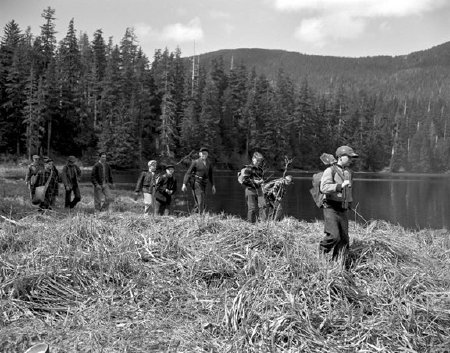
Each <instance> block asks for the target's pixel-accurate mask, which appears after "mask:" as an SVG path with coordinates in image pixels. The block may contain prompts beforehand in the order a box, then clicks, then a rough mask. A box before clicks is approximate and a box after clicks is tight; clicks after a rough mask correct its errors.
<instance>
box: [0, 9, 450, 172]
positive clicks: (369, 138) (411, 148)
mask: <svg viewBox="0 0 450 353" xmlns="http://www.w3.org/2000/svg"><path fill="white" fill-rule="evenodd" d="M42 23H43V24H42V25H41V32H40V34H39V35H34V34H32V33H31V30H30V29H29V28H28V29H26V30H25V31H22V29H21V28H20V26H19V24H17V23H16V22H15V21H14V20H11V21H10V22H9V23H7V24H6V25H5V27H4V31H3V35H2V37H1V44H0V116H1V119H0V153H1V154H3V155H9V156H10V157H12V156H16V157H20V156H22V157H23V156H27V157H28V158H29V157H30V156H31V155H32V154H35V153H40V154H45V155H50V156H67V155H76V156H78V157H80V158H82V159H83V160H84V161H85V162H86V163H91V162H92V161H93V160H94V159H95V158H96V156H97V152H98V151H107V152H108V154H109V160H110V162H111V163H112V164H113V165H114V166H116V167H117V168H134V167H141V166H143V165H144V164H145V161H146V160H148V159H149V158H157V159H159V160H163V161H164V160H165V161H177V160H180V159H181V158H183V157H184V156H186V155H188V154H189V153H191V152H192V151H198V149H199V147H200V146H207V147H209V149H210V155H211V157H212V158H213V159H214V160H215V162H216V164H217V165H218V167H220V168H236V167H239V166H240V165H242V163H245V162H246V161H247V160H248V156H249V155H250V154H251V153H252V152H253V151H255V150H259V151H261V152H262V153H263V154H264V155H265V157H266V160H267V162H268V164H269V165H271V166H272V167H275V168H277V167H282V165H283V161H284V158H285V156H287V157H289V158H293V160H294V163H293V165H294V167H297V168H301V169H308V170H309V169H316V168H318V167H320V163H321V162H320V160H319V156H320V154H321V153H323V152H329V153H332V152H334V151H335V149H336V147H337V146H338V145H341V144H349V145H351V146H352V147H353V148H354V149H355V150H356V151H357V152H358V153H359V154H360V156H361V158H360V161H359V162H358V164H357V166H356V168H357V169H359V170H365V171H379V170H390V171H412V172H442V171H448V170H449V169H450V138H449V136H448V135H449V132H450V128H449V127H448V126H447V125H448V123H449V121H450V117H449V115H450V114H449V104H450V97H449V94H448V93H449V86H448V83H449V80H448V77H450V75H444V76H445V77H444V78H445V80H444V79H442V77H443V75H441V74H440V72H441V71H439V70H440V68H441V67H445V65H447V67H446V68H445V70H446V71H445V70H444V71H442V72H445V73H447V74H448V72H449V69H448V65H450V63H449V62H448V61H447V60H446V59H445V58H444V59H445V60H442V59H441V58H440V57H439V55H437V56H436V55H435V54H436V53H439V52H436V51H433V52H432V54H433V55H432V58H434V59H433V60H431V61H430V60H428V61H426V60H425V61H424V60H423V58H424V57H425V58H428V57H429V56H424V54H423V53H422V54H421V53H418V54H415V55H412V54H411V55H412V56H407V57H406V59H405V58H390V57H375V58H364V59H359V60H358V59H351V58H332V57H320V56H307V55H302V57H304V58H305V59H307V62H308V63H310V65H311V66H307V65H306V64H305V65H303V70H297V71H295V70H292V67H290V66H289V65H291V64H292V63H295V62H296V59H295V58H294V59H292V57H289V60H291V61H290V62H287V61H286V58H287V56H286V53H287V52H286V53H284V54H283V53H282V55H284V56H283V57H284V58H285V60H284V61H279V62H277V61H273V60H272V64H271V65H270V67H269V66H268V65H266V66H265V67H264V66H261V65H258V64H257V63H256V62H252V61H251V60H244V59H242V58H239V57H238V55H236V57H235V56H233V54H232V52H230V51H226V52H224V53H222V54H226V55H220V54H221V53H220V52H219V53H215V55H211V56H207V55H203V56H201V57H198V56H196V57H191V58H183V57H182V53H181V51H180V50H178V49H177V50H175V51H174V52H169V50H168V49H158V50H155V52H154V53H153V57H152V58H151V59H149V58H148V57H147V56H146V54H145V53H144V52H143V51H142V49H141V48H140V47H139V45H138V38H136V36H135V34H134V31H133V29H131V28H127V29H126V30H125V34H124V36H123V38H122V39H121V40H120V43H119V44H115V43H114V42H113V39H112V38H108V40H105V38H104V34H103V32H102V30H101V29H98V30H97V31H96V32H95V33H94V34H93V38H92V39H90V38H89V36H88V35H87V34H86V33H81V34H79V35H78V34H77V30H76V29H75V25H74V21H73V20H72V21H70V23H69V24H68V29H67V33H66V35H65V37H64V38H63V39H62V40H61V41H60V42H57V40H56V30H55V10H54V9H52V8H50V7H49V8H47V9H45V10H44V11H43V13H42ZM236 53H238V52H236ZM298 55H300V54H298ZM259 57H261V56H259ZM418 58H419V59H418ZM255 60H256V59H255ZM408 60H409V61H408ZM421 60H422V61H421ZM315 62H317V63H320V64H321V66H320V67H322V68H326V70H325V69H324V71H317V65H316V66H314V65H313V64H312V63H315ZM419 62H420V63H421V64H422V65H424V66H426V70H418V69H417V63H419ZM274 65H276V66H274ZM292 65H293V64H292ZM386 65H387V66H386ZM405 65H406V66H405ZM415 65H416V66H415ZM313 67H314V68H316V69H315V71H314V70H313V69H312V68H313ZM339 67H340V68H339ZM380 67H384V68H385V67H389V70H384V69H380ZM399 67H401V68H402V70H398V68H399ZM333 72H339V75H338V74H335V75H333V74H332V73H333ZM356 78H357V79H356ZM441 79H442V81H440V80H441ZM424 82H425V83H426V82H431V84H430V87H437V89H432V88H430V87H428V86H427V85H426V84H425V83H424ZM419 83H420V84H419Z"/></svg>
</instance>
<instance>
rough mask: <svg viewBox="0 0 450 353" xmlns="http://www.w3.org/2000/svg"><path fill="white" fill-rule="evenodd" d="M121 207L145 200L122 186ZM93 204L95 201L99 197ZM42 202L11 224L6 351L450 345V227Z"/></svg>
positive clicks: (4, 263)
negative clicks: (334, 229)
mask: <svg viewBox="0 0 450 353" xmlns="http://www.w3.org/2000/svg"><path fill="white" fill-rule="evenodd" d="M122 200H123V202H121V203H120V202H119V204H121V205H122V206H121V207H125V206H127V205H130V206H133V205H134V203H132V202H131V201H128V199H127V196H126V195H124V196H122ZM86 202H88V203H89V202H91V201H86ZM88 206H90V204H86V205H81V207H80V209H79V212H78V213H70V214H66V213H63V212H62V211H61V212H48V213H45V214H37V213H35V212H32V213H30V214H27V215H25V216H24V217H22V218H20V220H19V226H15V225H12V224H8V223H2V229H1V230H0V304H1V308H2V311H1V316H0V351H2V352H20V351H22V350H25V349H26V348H27V347H28V346H30V345H31V344H32V343H36V342H38V341H46V342H47V343H49V344H50V347H51V352H52V353H55V352H175V351H177V352H200V351H201V352H205V351H206V352H445V351H448V347H450V239H449V236H450V234H449V233H448V231H445V230H442V231H432V230H423V231H419V232H410V231H407V230H405V229H403V228H401V227H397V226H393V225H391V224H387V223H385V222H372V223H371V224H370V225H368V226H366V227H362V226H360V225H357V224H354V223H352V224H351V237H352V244H351V248H350V253H349V255H348V258H347V260H346V261H340V262H339V261H338V262H330V261H329V260H328V259H327V258H325V257H323V256H320V255H319V254H318V242H319V240H320V238H321V237H322V232H323V225H322V223H321V222H317V223H306V222H301V221H297V220H295V219H292V218H288V219H284V220H283V221H281V222H278V223H259V224H249V223H247V222H245V221H243V220H240V219H237V218H234V217H230V216H227V215H205V216H203V217H200V216H190V217H158V218H152V217H146V216H144V215H141V214H139V213H138V210H140V208H139V207H137V206H136V209H133V210H132V211H129V210H128V211H126V210H125V211H124V210H122V211H124V212H117V209H118V208H119V205H118V204H117V203H116V204H115V205H114V206H113V211H112V212H110V213H101V214H93V213H89V212H87V210H88Z"/></svg>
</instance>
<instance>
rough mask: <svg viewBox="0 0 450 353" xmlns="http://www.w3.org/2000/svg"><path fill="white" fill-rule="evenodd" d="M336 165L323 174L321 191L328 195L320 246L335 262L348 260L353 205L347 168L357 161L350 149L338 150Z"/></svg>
mask: <svg viewBox="0 0 450 353" xmlns="http://www.w3.org/2000/svg"><path fill="white" fill-rule="evenodd" d="M336 157H337V159H338V160H337V163H335V164H333V165H331V166H330V167H328V168H327V169H325V171H324V172H323V175H322V179H321V182H320V191H321V192H322V193H323V194H325V198H324V201H323V217H324V222H325V229H324V232H325V237H324V238H323V239H322V241H321V242H320V244H319V249H320V251H321V252H322V253H329V252H332V259H333V260H336V259H337V258H338V256H339V255H342V256H345V253H346V251H347V249H348V247H349V242H350V240H349V236H348V216H347V211H348V209H349V207H350V205H351V202H352V201H353V197H352V173H351V170H350V169H349V168H348V167H349V166H350V165H351V164H352V161H353V159H354V158H358V154H356V153H355V152H354V151H353V149H352V148H351V147H349V146H341V147H339V148H338V149H337V150H336Z"/></svg>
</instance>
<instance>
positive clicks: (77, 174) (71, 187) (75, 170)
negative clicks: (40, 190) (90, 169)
mask: <svg viewBox="0 0 450 353" xmlns="http://www.w3.org/2000/svg"><path fill="white" fill-rule="evenodd" d="M76 160H77V159H76V158H75V156H69V158H68V159H67V163H66V165H65V166H64V167H63V170H62V173H61V181H62V182H63V184H64V188H65V189H66V193H65V199H64V207H66V208H74V207H75V206H76V205H77V203H78V202H79V201H80V200H81V193H80V186H79V183H80V178H81V169H80V167H79V166H77V165H76ZM72 193H73V200H71V198H72Z"/></svg>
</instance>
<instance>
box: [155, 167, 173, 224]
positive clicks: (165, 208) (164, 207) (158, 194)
mask: <svg viewBox="0 0 450 353" xmlns="http://www.w3.org/2000/svg"><path fill="white" fill-rule="evenodd" d="M174 172H175V166H173V165H168V166H166V172H165V174H163V175H161V176H160V177H159V178H158V179H157V181H156V186H155V213H156V214H157V215H160V216H162V215H166V216H167V215H169V214H170V204H171V203H172V195H173V194H174V193H175V192H176V191H177V180H176V179H175V177H174V175H173V174H174Z"/></svg>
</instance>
